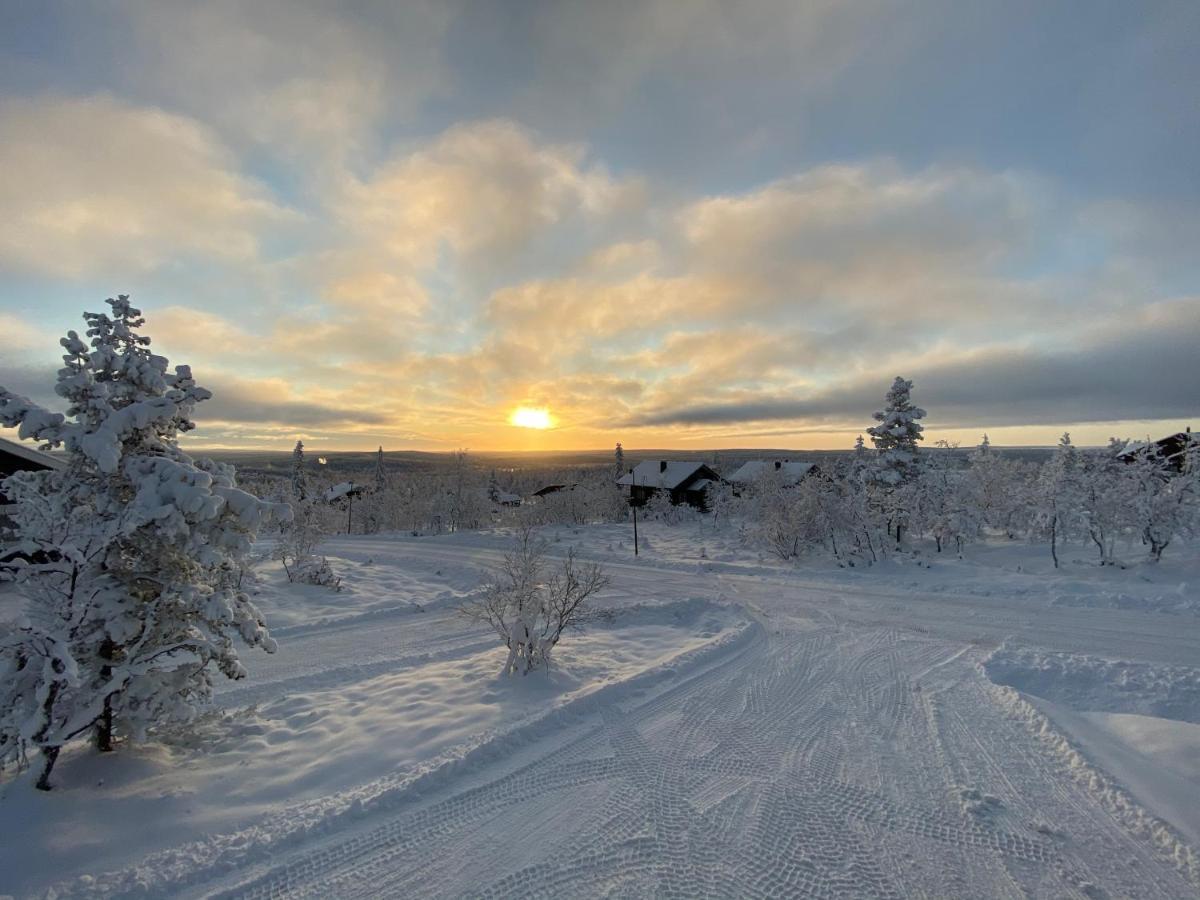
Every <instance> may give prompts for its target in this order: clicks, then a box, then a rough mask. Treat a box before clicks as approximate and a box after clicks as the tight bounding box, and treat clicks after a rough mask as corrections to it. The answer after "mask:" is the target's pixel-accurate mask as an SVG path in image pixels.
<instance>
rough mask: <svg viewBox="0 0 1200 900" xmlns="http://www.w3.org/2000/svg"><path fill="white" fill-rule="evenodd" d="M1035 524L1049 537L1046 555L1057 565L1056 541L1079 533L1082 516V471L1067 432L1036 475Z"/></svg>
mask: <svg viewBox="0 0 1200 900" xmlns="http://www.w3.org/2000/svg"><path fill="white" fill-rule="evenodd" d="M1037 487H1038V500H1037V513H1036V517H1035V525H1036V526H1037V527H1038V529H1039V530H1040V531H1041V533H1042V534H1044V535H1045V536H1046V537H1048V538H1049V539H1050V556H1051V558H1052V559H1053V560H1054V568H1056V569H1057V568H1058V544H1059V542H1060V541H1066V540H1070V539H1071V538H1073V537H1077V536H1079V533H1080V531H1081V529H1082V527H1083V524H1084V518H1083V473H1082V471H1081V466H1080V461H1079V452H1078V451H1077V450H1076V449H1075V445H1074V444H1072V443H1071V435H1070V434H1068V433H1065V432H1064V433H1063V436H1062V438H1060V439H1059V442H1058V448H1057V449H1056V450H1055V452H1054V455H1053V456H1052V457H1051V458H1050V460H1049V461H1048V462H1047V463H1046V464H1045V465H1044V466H1042V471H1041V473H1040V474H1039V476H1038V485H1037Z"/></svg>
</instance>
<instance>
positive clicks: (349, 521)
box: [346, 481, 354, 534]
mask: <svg viewBox="0 0 1200 900" xmlns="http://www.w3.org/2000/svg"><path fill="white" fill-rule="evenodd" d="M346 499H347V500H348V501H349V502H348V504H347V506H346V534H350V527H351V526H352V525H353V524H354V482H353V481H352V482H350V490H349V491H347V492H346Z"/></svg>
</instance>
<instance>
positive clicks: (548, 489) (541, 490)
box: [533, 484, 575, 497]
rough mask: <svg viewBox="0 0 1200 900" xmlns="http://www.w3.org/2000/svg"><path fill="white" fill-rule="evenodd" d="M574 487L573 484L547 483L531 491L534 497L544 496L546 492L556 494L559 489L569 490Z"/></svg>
mask: <svg viewBox="0 0 1200 900" xmlns="http://www.w3.org/2000/svg"><path fill="white" fill-rule="evenodd" d="M574 488H575V485H573V484H548V485H546V486H545V487H544V488H538V489H537V490H536V491H534V492H533V496H535V497H545V496H546V495H547V494H557V493H558V492H559V491H570V490H573V489H574Z"/></svg>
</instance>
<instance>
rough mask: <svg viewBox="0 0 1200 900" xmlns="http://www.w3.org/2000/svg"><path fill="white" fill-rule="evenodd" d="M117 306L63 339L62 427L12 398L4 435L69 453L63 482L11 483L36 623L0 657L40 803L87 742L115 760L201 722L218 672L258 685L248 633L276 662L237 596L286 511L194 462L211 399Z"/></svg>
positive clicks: (2, 715) (7, 642)
mask: <svg viewBox="0 0 1200 900" xmlns="http://www.w3.org/2000/svg"><path fill="white" fill-rule="evenodd" d="M108 304H109V306H110V307H111V315H110V314H106V313H85V314H84V318H85V320H86V322H87V333H86V337H87V338H88V339H89V340H88V341H87V342H85V341H84V340H83V339H81V338H80V337H79V336H78V335H77V334H76V333H75V332H73V331H72V332H69V333H68V334H67V336H66V337H65V338H63V340H62V341H61V344H62V346H63V348H64V349H65V351H66V353H65V354H64V356H63V362H64V365H63V368H62V369H60V370H59V372H58V381H57V384H56V385H55V391H56V392H57V394H58V395H59V396H60V397H62V398H63V399H64V400H65V401H66V403H67V413H66V415H65V416H64V415H62V414H60V413H55V412H50V411H48V410H45V409H43V408H41V407H39V406H38V405H36V404H35V403H33V402H31V401H30V400H27V399H26V398H24V397H21V396H18V395H16V394H13V393H11V392H10V391H7V390H5V389H3V388H0V423H2V424H4V425H6V426H9V427H17V428H19V434H20V436H21V437H22V438H25V439H35V440H39V441H43V442H44V443H45V444H47V445H49V446H50V447H59V448H62V449H64V450H65V452H66V456H67V465H66V467H65V468H64V469H62V470H56V471H43V472H23V473H19V474H17V475H13V476H11V477H9V478H7V479H5V482H4V490H5V493H6V494H7V496H8V498H9V500H10V501H11V503H12V504H13V506H12V507H11V508H10V510H9V511H8V515H9V516H10V518H11V519H12V521H13V534H14V538H13V542H14V546H15V548H16V549H18V550H19V551H20V552H21V553H22V554H23V555H24V556H25V558H26V559H27V560H29V562H28V563H26V564H24V565H22V566H20V567H18V569H17V572H16V576H15V580H16V584H17V589H18V590H19V591H20V593H21V594H22V595H23V596H24V598H25V599H26V609H27V614H26V619H25V620H24V621H22V622H21V623H20V624H19V625H18V626H17V627H16V628H15V629H13V630H12V631H10V632H9V633H8V634H7V635H6V636H5V637H4V639H3V641H2V644H0V763H4V764H7V763H11V762H17V763H18V764H20V763H22V762H24V760H25V759H26V754H27V753H28V751H30V750H32V749H36V750H40V751H41V752H42V754H43V757H44V760H45V764H44V767H43V770H42V773H41V777H40V778H39V779H38V784H37V786H38V787H40V788H43V789H49V787H50V784H49V778H50V773H51V770H52V769H53V767H54V762H55V760H56V759H57V757H58V754H59V750H60V749H61V748H62V746H63V745H64V744H66V743H68V742H69V741H71V740H72V739H73V738H76V737H78V736H82V735H85V734H88V733H91V734H92V736H93V737H94V739H95V742H96V745H97V747H98V748H99V749H101V750H109V749H111V748H112V747H113V744H114V739H115V738H116V737H128V738H133V739H143V738H145V737H146V736H148V735H150V734H152V733H153V732H154V731H155V730H156V729H161V728H163V727H166V726H169V725H174V724H179V723H186V722H187V721H189V720H190V719H192V718H193V717H194V716H195V715H196V714H197V712H198V711H199V710H201V709H202V708H203V706H204V705H205V703H206V702H207V701H208V699H209V698H210V696H211V692H212V674H213V668H214V667H215V668H216V669H217V670H218V671H219V672H220V673H221V674H223V675H225V676H226V677H228V678H234V679H237V678H242V677H244V675H245V669H244V668H243V667H242V664H241V663H240V661H239V660H238V654H237V651H236V649H235V646H234V638H235V636H237V637H240V638H241V639H242V640H244V641H245V642H246V643H247V644H249V645H250V646H253V647H261V648H263V649H264V650H267V651H268V652H271V651H273V650H274V649H275V642H274V641H273V640H272V639H271V637H270V635H269V634H268V633H267V628H266V625H265V623H264V621H263V617H262V615H261V614H260V613H259V611H258V610H257V609H256V608H255V607H254V605H253V604H252V603H251V602H250V599H249V598H248V597H247V596H246V594H245V593H244V592H242V591H241V590H240V589H239V587H238V585H239V582H240V576H241V567H242V561H243V559H244V558H245V555H246V553H247V552H248V551H249V549H250V545H251V543H252V541H253V539H254V536H255V534H256V532H257V531H258V529H259V527H260V526H262V525H263V524H265V523H267V522H268V521H270V520H272V519H286V517H287V515H288V513H289V510H288V508H287V507H286V506H283V505H279V504H272V503H266V502H264V501H262V500H259V499H258V498H257V497H254V496H251V495H250V494H248V493H246V492H245V491H242V490H240V489H238V487H237V486H236V484H235V481H234V473H233V469H232V467H229V466H224V465H219V464H216V463H213V462H211V461H207V460H193V459H192V458H191V457H189V456H188V455H187V454H185V453H184V452H183V451H181V450H180V449H179V446H178V443H177V438H178V435H179V433H180V432H186V431H189V430H191V429H192V428H193V427H194V425H193V423H192V421H191V413H192V409H193V407H194V406H195V404H196V403H198V402H200V401H202V400H205V399H207V398H208V397H210V396H211V394H209V392H208V391H206V390H204V389H203V388H201V387H198V386H197V385H196V383H195V382H194V381H193V380H192V375H191V371H190V370H189V368H188V367H187V366H176V367H175V369H174V372H168V371H167V360H166V359H165V358H163V357H161V356H157V355H155V354H153V353H151V352H150V350H149V344H150V339H149V338H147V337H145V336H143V335H141V334H139V333H138V329H140V328H141V326H142V325H143V324H144V320H143V319H142V317H141V313H140V311H139V310H137V309H135V308H134V307H133V306H131V305H130V303H129V300H128V298H127V297H125V296H121V297H119V298H118V299H116V300H109V301H108Z"/></svg>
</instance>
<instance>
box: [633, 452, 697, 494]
mask: <svg viewBox="0 0 1200 900" xmlns="http://www.w3.org/2000/svg"><path fill="white" fill-rule="evenodd" d="M698 478H704V479H710V480H712V481H720V480H721V476H720V475H718V474H717V473H716V472H714V471H713V470H712V469H710V468H709V467H708V466H707V465H705V464H704V463H702V462H700V461H699V460H695V459H674V460H669V459H661V460H654V459H648V460H645V461H644V462H640V463H638V464H637V466H636V467H635V468H634V470H633V471H632V472H626V473H625V474H624V475H622V476H621V477H620V478H618V479H617V484H619V485H622V486H630V485H635V486H637V487H639V488H654V489H658V488H662V489H663V490H668V491H677V490H681V489H683V490H686V489H688V486H689V484H690V483H691V482H693V481H695V480H696V479H698Z"/></svg>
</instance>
